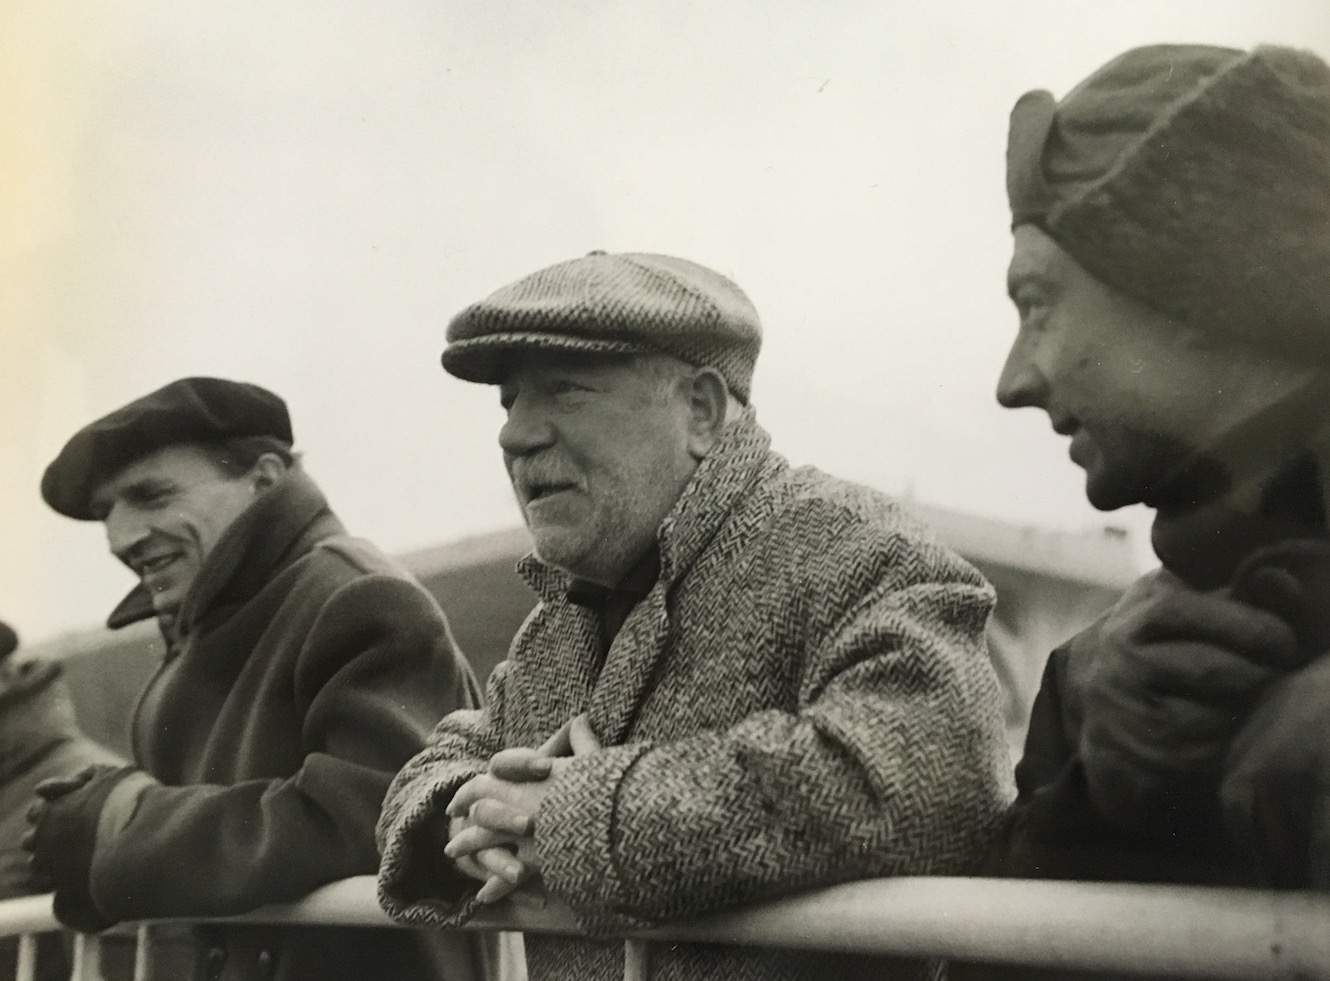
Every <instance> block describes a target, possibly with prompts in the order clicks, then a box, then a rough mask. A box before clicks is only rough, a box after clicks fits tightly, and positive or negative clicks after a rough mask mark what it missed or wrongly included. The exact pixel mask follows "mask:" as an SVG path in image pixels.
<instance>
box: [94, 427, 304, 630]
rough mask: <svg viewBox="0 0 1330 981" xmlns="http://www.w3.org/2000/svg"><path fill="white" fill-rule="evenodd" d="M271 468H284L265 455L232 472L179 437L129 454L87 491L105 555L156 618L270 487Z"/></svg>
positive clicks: (173, 604) (167, 611)
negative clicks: (119, 565)
mask: <svg viewBox="0 0 1330 981" xmlns="http://www.w3.org/2000/svg"><path fill="white" fill-rule="evenodd" d="M273 461H276V464H275V465H274V462H273ZM275 466H276V467H280V468H283V469H284V464H281V461H279V460H277V458H276V457H273V456H272V455H270V454H265V455H264V457H263V458H261V459H260V461H259V462H258V463H257V464H256V465H255V467H254V468H253V469H252V470H251V471H250V472H249V473H246V474H243V475H241V476H232V475H230V474H227V473H226V472H224V471H223V470H222V469H221V468H220V467H219V466H218V465H217V464H216V463H215V462H214V461H213V459H212V458H211V457H210V456H208V454H207V453H206V451H204V450H203V449H202V448H201V447H199V446H195V445H192V444H187V443H180V444H175V445H172V446H165V447H162V448H161V449H159V450H156V451H154V452H152V453H150V454H148V455H147V456H144V457H141V458H140V459H138V460H135V461H134V462H133V463H131V464H129V465H128V466H126V467H124V468H122V469H121V470H120V471H118V472H117V473H116V474H114V475H113V476H112V477H110V478H109V479H107V480H106V481H104V482H103V483H102V484H101V485H100V486H99V487H98V488H97V489H96V490H95V491H94V492H93V495H92V509H93V513H94V514H95V515H97V516H98V517H99V518H100V520H101V521H102V522H103V524H104V525H105V527H106V538H107V542H108V543H109V545H110V548H111V552H112V554H113V555H115V557H116V558H118V559H119V560H120V561H121V562H123V563H125V565H127V566H129V567H130V568H131V569H133V570H134V572H135V573H136V574H137V575H138V577H139V579H140V581H141V582H142V583H143V586H144V587H145V588H146V589H147V590H148V592H149V594H150V595H151V596H152V604H153V609H154V610H155V611H156V612H157V615H158V616H159V617H167V618H171V617H174V616H175V614H176V612H177V611H178V610H179V608H180V604H181V602H182V601H183V600H184V598H185V596H186V594H187V593H188V592H189V588H190V586H192V585H193V583H194V580H195V579H196V578H197V577H198V574H199V570H200V569H201V568H202V567H203V563H204V560H205V559H206V558H207V557H208V555H209V553H210V552H211V551H212V550H213V548H214V547H215V546H216V544H217V542H218V540H219V539H220V538H221V537H222V534H223V533H224V532H225V531H226V529H227V528H228V527H230V525H231V523H232V522H233V521H235V519H236V518H238V517H239V516H240V514H241V512H243V511H244V510H245V509H246V508H248V507H249V506H250V504H252V503H253V501H254V499H255V497H256V496H257V495H258V494H259V493H260V492H261V491H262V490H264V489H266V488H267V487H269V486H271V485H272V483H273V480H274V479H275V476H274V474H275Z"/></svg>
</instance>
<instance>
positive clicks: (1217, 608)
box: [998, 45, 1330, 889]
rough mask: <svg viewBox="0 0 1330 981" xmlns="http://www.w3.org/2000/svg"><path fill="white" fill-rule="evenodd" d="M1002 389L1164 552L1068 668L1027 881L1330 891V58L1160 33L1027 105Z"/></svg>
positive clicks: (1059, 660)
mask: <svg viewBox="0 0 1330 981" xmlns="http://www.w3.org/2000/svg"><path fill="white" fill-rule="evenodd" d="M1008 190H1009V196H1010V199H1011V207H1012V213H1013V225H1014V229H1015V232H1014V234H1015V252H1014V256H1013V258H1012V262H1011V268H1010V273H1009V289H1010V292H1011V296H1012V299H1013V301H1014V302H1015V304H1016V307H1017V309H1018V311H1019V314H1020V330H1019V333H1018V335H1017V337H1016V340H1015V343H1014V344H1013V346H1012V349H1011V353H1010V355H1009V356H1008V358H1007V362H1006V365H1005V367H1004V368H1003V371H1002V376H1001V380H1000V382H999V385H998V399H999V401H1000V402H1001V403H1002V404H1003V405H1004V406H1007V407H1009V408H1017V407H1022V406H1035V407H1037V408H1040V409H1043V410H1044V412H1046V413H1047V414H1048V417H1049V419H1050V421H1051V422H1052V425H1053V428H1054V429H1055V430H1056V431H1057V432H1059V433H1061V434H1063V435H1067V436H1070V437H1071V451H1070V452H1071V458H1072V460H1073V461H1075V462H1076V463H1077V464H1079V465H1080V466H1081V467H1082V468H1083V469H1084V470H1085V473H1086V493H1087V496H1088V497H1089V499H1090V501H1091V503H1092V504H1094V505H1095V506H1097V507H1099V508H1101V509H1106V510H1107V509H1113V508H1118V507H1122V506H1125V505H1129V504H1134V503H1138V502H1143V503H1145V504H1146V505H1148V506H1149V507H1151V508H1153V509H1154V510H1155V513H1156V517H1155V522H1154V527H1153V533H1152V543H1153V546H1154V550H1155V552H1156V554H1157V555H1158V557H1159V559H1160V561H1161V563H1162V568H1160V569H1159V570H1157V571H1155V572H1152V573H1150V574H1148V575H1147V576H1145V577H1144V578H1142V579H1141V580H1140V581H1139V582H1137V583H1136V584H1135V585H1133V586H1132V587H1131V588H1130V589H1129V590H1128V591H1127V593H1126V594H1125V596H1124V597H1123V598H1122V600H1121V602H1119V603H1118V604H1117V606H1116V607H1115V608H1114V609H1112V610H1111V611H1110V612H1109V613H1108V614H1106V615H1105V617H1104V618H1102V619H1101V620H1100V621H1098V622H1097V623H1096V624H1094V625H1093V626H1092V627H1090V628H1089V629H1088V630H1086V631H1085V632H1083V633H1082V634H1080V635H1079V636H1077V637H1075V638H1074V639H1072V640H1071V641H1070V642H1069V643H1067V644H1066V645H1065V646H1064V647H1062V648H1061V649H1059V650H1057V651H1055V652H1054V653H1053V655H1052V657H1051V659H1050V661H1049V664H1048V667H1047V671H1046V673H1045V676H1044V682H1043V687H1042V690H1041V692H1040V694H1039V697H1038V699H1037V701H1036V703H1035V708H1034V715H1033V718H1032V720H1031V723H1030V731H1029V736H1028V741H1027V743H1026V749H1025V754H1024V758H1023V760H1022V761H1021V763H1020V766H1019V767H1018V770H1017V782H1018V786H1019V791H1020V796H1019V800H1018V802H1017V804H1016V806H1015V809H1014V811H1013V812H1012V814H1011V815H1010V825H1009V827H1008V828H1007V838H1006V840H1005V843H1004V844H1005V848H1004V850H1003V854H1002V855H1001V856H1000V862H999V864H1000V865H1001V867H1002V870H1003V871H1005V872H1006V873H1008V874H1013V875H1023V876H1032V875H1033V876H1050V877H1068V878H1091V879H1138V880H1152V881H1175V882H1196V883H1213V884H1226V885H1250V886H1261V887H1277V888H1318V889H1327V888H1330V655H1328V652H1330V538H1328V536H1327V528H1326V515H1327V509H1326V506H1327V489H1328V488H1330V483H1327V476H1330V469H1327V464H1330V408H1328V407H1330V373H1328V372H1327V366H1330V291H1327V289H1326V286H1325V284H1326V270H1327V269H1328V268H1330V68H1327V66H1326V64H1325V63H1324V62H1323V61H1321V60H1320V59H1319V58H1317V57H1316V56H1314V55H1311V54H1307V53H1305V52H1301V51H1295V50H1291V49H1288V48H1282V47H1261V48H1257V49H1256V50H1255V51H1253V52H1250V53H1244V52H1242V51H1235V50H1230V49H1227V48H1215V47H1197V46H1179V45H1161V46H1155V47H1148V48H1140V49H1137V50H1133V51H1130V52H1128V53H1126V54H1124V55H1122V56H1121V57H1119V58H1116V59H1114V60H1113V61H1111V62H1109V63H1108V64H1107V65H1105V66H1104V67H1103V68H1101V69H1100V70H1099V71H1098V72H1096V73H1095V74H1094V75H1092V76H1090V78H1089V79H1087V80H1086V81H1085V82H1083V83H1082V84H1081V85H1079V86H1078V87H1077V88H1075V89H1074V90H1073V91H1072V92H1071V93H1070V94H1069V95H1068V96H1066V97H1065V98H1064V99H1063V100H1062V101H1061V102H1055V101H1054V99H1053V97H1052V96H1051V95H1049V94H1048V93H1046V92H1035V93H1030V94H1028V95H1026V96H1025V97H1023V98H1022V99H1021V100H1020V101H1019V102H1018V103H1017V105H1016V108H1015V110H1014V112H1013V114H1012V122H1011V136H1010V143H1009V152H1008Z"/></svg>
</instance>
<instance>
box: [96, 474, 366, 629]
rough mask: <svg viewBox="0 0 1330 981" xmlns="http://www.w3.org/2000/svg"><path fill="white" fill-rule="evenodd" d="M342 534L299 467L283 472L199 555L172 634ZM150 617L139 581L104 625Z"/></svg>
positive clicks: (251, 592) (245, 595)
mask: <svg viewBox="0 0 1330 981" xmlns="http://www.w3.org/2000/svg"><path fill="white" fill-rule="evenodd" d="M344 532H345V529H344V528H343V527H342V523H341V522H340V521H338V520H337V517H336V515H334V514H333V513H332V510H331V509H330V508H329V507H328V501H327V500H326V499H325V498H324V496H323V492H322V491H320V490H319V488H318V485H316V484H315V483H314V481H313V480H312V479H311V478H310V477H309V475H308V474H306V473H305V472H304V471H303V470H300V469H298V468H297V469H294V470H290V471H288V472H287V475H286V477H284V478H283V479H282V481H281V482H280V483H278V484H277V485H276V486H275V487H273V488H272V489H271V490H269V491H267V492H266V493H264V494H261V495H260V496H259V497H258V499H257V500H255V501H254V503H253V504H251V505H250V506H249V507H248V508H246V509H245V511H243V512H242V513H241V514H240V516H239V517H238V518H236V520H235V521H233V522H232V523H231V525H230V527H228V528H227V529H226V531H225V532H223V533H222V537H221V538H220V539H219V540H218V542H217V544H216V545H215V546H214V547H213V550H212V551H211V552H210V553H209V554H208V557H207V558H206V559H204V562H203V568H201V569H200V570H199V575H198V578H197V579H195V580H194V584H193V585H192V586H191V587H190V589H189V592H188V593H187V594H186V595H185V599H184V601H183V602H182V603H181V604H180V613H179V616H178V617H177V619H176V623H175V625H174V629H175V632H176V635H177V636H184V635H185V634H188V633H189V632H190V631H191V630H192V628H193V627H194V625H195V624H197V623H198V621H199V620H200V619H201V618H203V617H204V616H205V615H207V613H209V612H210V611H211V610H213V609H214V608H216V607H217V606H219V605H223V604H225V605H232V604H240V603H243V602H245V601H246V600H248V599H250V598H251V597H253V596H254V595H255V594H256V593H257V592H258V591H259V590H260V589H262V588H263V586H264V585H265V584H266V583H267V582H268V581H269V580H271V579H272V577H273V576H274V575H275V574H276V572H277V570H278V568H279V566H281V565H282V564H284V563H285V562H287V561H290V560H291V559H294V558H295V557H297V556H299V555H301V554H303V553H304V552H305V550H306V549H307V548H308V547H309V546H310V545H312V544H313V543H314V542H315V541H318V540H319V539H322V538H326V537H328V536H330V535H336V534H342V533H344ZM155 615H156V613H155V611H154V610H153V608H152V600H151V598H150V597H149V595H148V592H147V590H145V589H144V588H143V587H142V585H139V586H136V587H135V588H134V589H133V590H131V591H130V593H129V595H128V596H126V597H125V598H124V599H123V600H121V601H120V604H119V605H118V606H117V607H116V608H115V610H114V611H112V613H111V616H110V617H109V618H108V619H107V625H108V626H110V627H112V628H113V629H114V628H117V627H123V626H127V625H128V624H130V623H134V622H136V621H138V620H144V619H147V618H148V617H151V616H155Z"/></svg>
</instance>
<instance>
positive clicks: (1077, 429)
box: [997, 225, 1299, 510]
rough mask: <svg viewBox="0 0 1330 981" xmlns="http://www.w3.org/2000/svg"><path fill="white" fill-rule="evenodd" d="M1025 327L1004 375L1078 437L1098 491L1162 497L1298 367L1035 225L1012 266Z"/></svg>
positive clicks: (1011, 395) (1007, 384)
mask: <svg viewBox="0 0 1330 981" xmlns="http://www.w3.org/2000/svg"><path fill="white" fill-rule="evenodd" d="M1008 290H1009V292H1010V294H1011V298H1012V300H1013V302H1014V303H1015V304H1016V308H1017V311H1018V312H1019V314H1020V330H1019V332H1018V334H1017V336H1016V340H1015V341H1014V342H1013V344H1012V347H1011V352H1010V353H1009V354H1008V356H1007V361H1006V364H1005V365H1004V366H1003V369H1002V376H1001V378H1000V379H999V382H998V390H997V395H998V401H999V402H1000V403H1001V404H1002V405H1004V406H1006V407H1007V408H1020V407H1026V406H1034V407H1037V408H1040V409H1043V410H1044V412H1046V413H1047V414H1048V417H1049V420H1050V421H1051V422H1052V424H1053V428H1054V430H1055V431H1056V432H1058V433H1060V434H1062V435H1064V436H1070V437H1071V448H1070V453H1071V458H1072V460H1073V461H1074V462H1075V463H1076V464H1077V465H1079V466H1080V467H1081V468H1082V469H1084V470H1085V477H1086V483H1085V490H1086V496H1087V497H1088V498H1089V500H1090V503H1091V504H1093V505H1094V506H1095V507H1097V508H1100V509H1101V510H1112V509H1114V508H1119V507H1123V506H1125V505H1128V504H1134V503H1137V502H1142V501H1143V502H1145V503H1146V504H1151V505H1155V506H1158V505H1159V503H1160V500H1161V495H1163V494H1164V493H1166V486H1165V478H1168V477H1171V476H1173V475H1175V474H1176V473H1178V472H1179V468H1180V467H1181V466H1182V464H1183V463H1184V462H1186V461H1189V460H1190V459H1191V458H1192V457H1193V455H1194V454H1196V453H1197V451H1200V450H1205V449H1208V448H1209V447H1211V446H1213V445H1215V444H1216V443H1217V442H1218V441H1219V440H1220V439H1221V438H1222V437H1223V435H1224V434H1225V433H1228V432H1230V431H1231V430H1233V429H1234V427H1236V426H1237V425H1238V424H1239V423H1240V422H1242V421H1243V420H1244V419H1246V418H1248V417H1250V416H1252V415H1253V414H1254V413H1255V412H1256V411H1258V410H1260V409H1261V408H1263V407H1264V406H1267V405H1269V404H1272V403H1273V402H1274V401H1276V400H1277V399H1278V398H1279V397H1281V395H1282V394H1283V393H1284V392H1286V391H1287V390H1288V389H1289V387H1290V383H1291V382H1292V381H1293V380H1294V376H1295V375H1296V374H1297V372H1298V371H1299V369H1298V368H1297V367H1295V366H1290V365H1289V364H1288V363H1287V362H1282V361H1280V360H1279V359H1276V358H1272V357H1270V356H1268V355H1267V354H1265V353H1262V352H1256V351H1255V350H1254V349H1253V348H1252V347H1251V346H1250V345H1248V344H1244V343H1241V342H1239V341H1237V340H1235V339H1232V338H1227V337H1224V336H1222V335H1219V334H1218V332H1204V331H1200V330H1198V329H1195V328H1192V327H1189V326H1187V325H1184V324H1181V323H1178V322H1177V321H1174V320H1171V319H1169V318H1168V317H1165V316H1164V315H1163V314H1160V313H1158V312H1156V311H1154V310H1152V309H1151V308H1149V307H1147V306H1145V305H1144V304H1141V303H1139V302H1137V301H1135V300H1133V299H1131V298H1130V297H1127V296H1125V295H1124V294H1122V293H1119V292H1117V291H1115V290H1113V289H1110V288H1109V287H1108V286H1105V285H1104V284H1103V283H1101V282H1100V281H1099V280H1097V279H1095V278H1094V277H1093V276H1091V275H1090V274H1089V273H1088V272H1086V271H1085V270H1084V269H1083V268H1082V267H1081V266H1080V265H1079V264H1078V263H1077V262H1076V261H1075V259H1073V258H1072V257H1071V255H1070V254H1068V253H1067V252H1066V251H1065V250H1064V249H1063V248H1062V247H1061V246H1059V245H1058V244H1057V243H1056V242H1055V241H1054V240H1053V239H1052V238H1050V237H1049V236H1048V235H1047V234H1045V233H1044V232H1043V231H1041V230H1040V229H1038V228H1037V227H1035V226H1034V225H1021V226H1019V227H1018V228H1017V229H1016V233H1015V250H1014V253H1013V256H1012V260H1011V267H1010V269H1009V271H1008Z"/></svg>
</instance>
